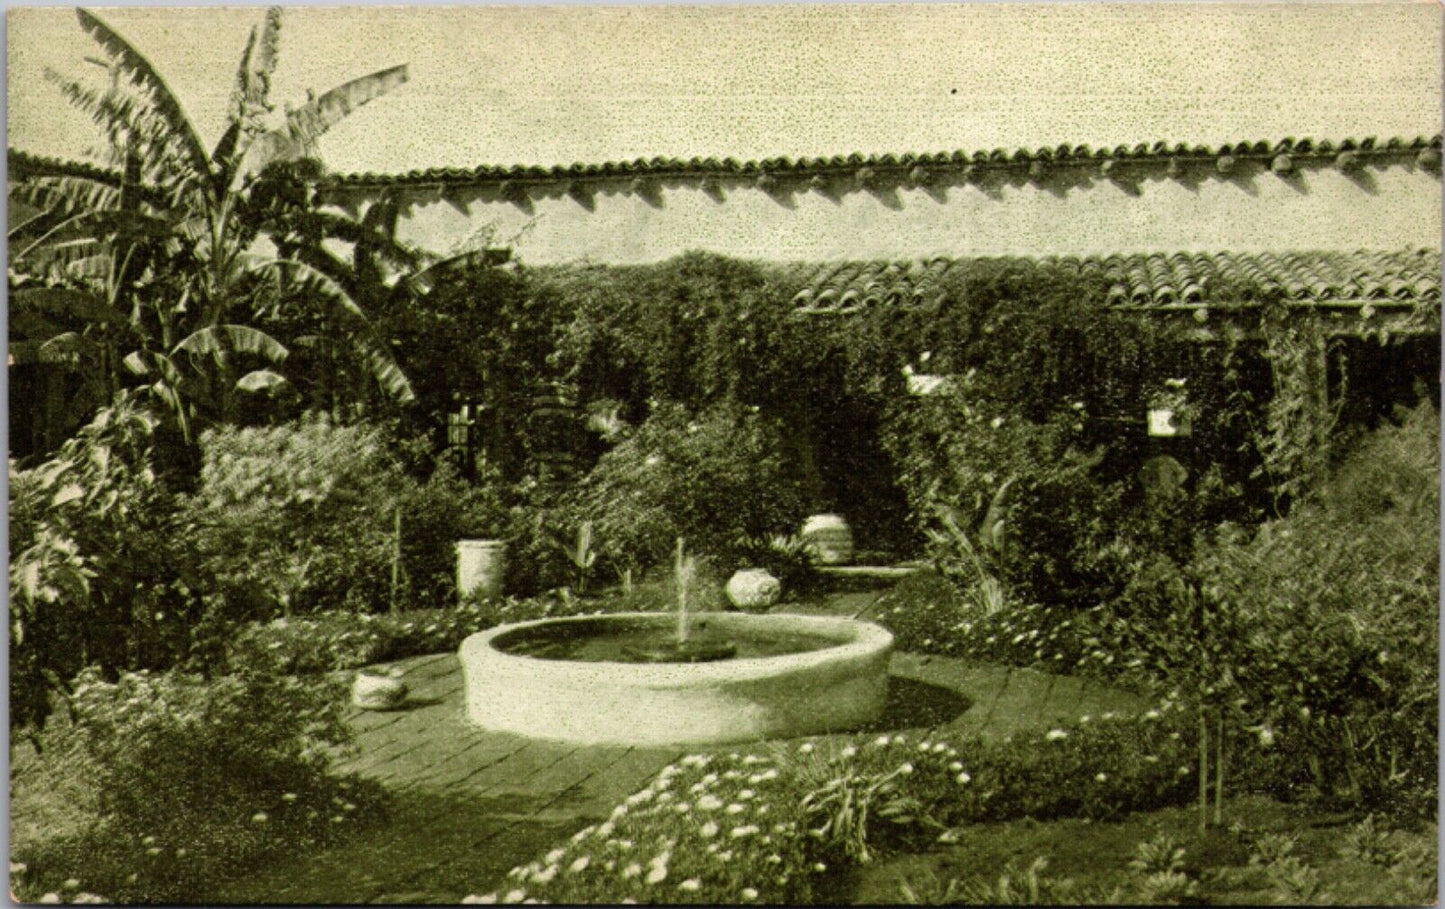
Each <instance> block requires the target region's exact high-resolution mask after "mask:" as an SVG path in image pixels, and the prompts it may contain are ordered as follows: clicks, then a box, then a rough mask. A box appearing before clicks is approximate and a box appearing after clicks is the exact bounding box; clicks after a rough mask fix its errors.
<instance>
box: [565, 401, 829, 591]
mask: <svg viewBox="0 0 1445 909" xmlns="http://www.w3.org/2000/svg"><path fill="white" fill-rule="evenodd" d="M782 435H783V429H782V427H781V426H780V425H778V424H777V423H776V422H774V421H771V420H766V419H764V418H762V417H761V416H759V415H757V414H754V413H750V412H748V411H745V410H739V409H734V408H715V409H713V410H711V411H708V412H707V413H705V414H701V415H694V414H691V413H689V412H688V411H687V410H686V409H684V408H682V407H680V406H678V405H675V404H659V405H658V407H657V409H656V411H655V412H654V413H653V415H652V416H651V417H650V418H649V419H648V420H647V421H646V422H644V423H643V424H642V425H641V426H640V427H639V428H638V429H637V431H636V433H635V434H634V435H632V436H631V438H629V439H627V440H626V441H624V442H622V443H621V444H620V445H618V446H617V447H616V448H614V449H613V450H612V451H609V452H608V453H607V454H605V455H603V456H602V459H601V460H600V461H599V462H598V464H597V467H596V468H595V469H594V470H593V471H592V472H591V474H589V475H588V477H587V478H586V479H585V480H584V481H583V483H582V484H581V485H580V487H579V488H578V489H577V490H576V493H575V496H574V497H573V499H572V502H571V503H570V506H569V511H571V513H573V514H575V515H577V520H578V523H579V524H580V522H581V521H583V520H590V521H592V522H593V527H594V538H595V541H596V545H597V546H598V547H600V549H601V551H602V552H604V553H606V554H607V556H608V557H609V558H611V559H612V560H613V562H614V563H615V564H617V565H619V566H622V567H626V566H628V565H636V566H638V567H646V566H650V565H657V564H661V563H663V562H665V561H666V560H667V559H668V557H669V555H670V553H671V552H672V551H673V546H674V544H675V542H676V539H677V538H678V537H679V536H680V537H683V538H684V539H685V540H686V541H687V546H688V547H689V549H690V550H693V551H697V552H701V553H704V554H707V555H712V556H716V557H720V558H722V559H724V560H732V559H735V558H736V557H737V556H738V552H739V548H740V545H741V542H742V541H743V540H745V539H746V538H749V537H757V536H763V535H767V534H773V533H788V532H791V531H794V530H796V528H797V527H798V526H799V524H800V522H801V520H802V518H803V516H804V514H805V512H806V506H805V502H804V499H803V496H802V491H801V489H800V486H799V484H798V482H797V481H796V480H795V479H794V474H793V473H792V472H791V471H790V470H789V468H788V465H787V463H786V461H785V459H784V457H783V456H782V454H781V451H782V442H781V439H782Z"/></svg>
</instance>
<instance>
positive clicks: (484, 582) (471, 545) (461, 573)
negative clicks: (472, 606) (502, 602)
mask: <svg viewBox="0 0 1445 909" xmlns="http://www.w3.org/2000/svg"><path fill="white" fill-rule="evenodd" d="M506 573H507V544H506V543H505V542H503V541H502V540H460V541H458V542H457V593H458V595H459V596H461V597H463V598H466V597H468V596H476V597H483V598H490V597H499V596H501V595H502V579H503V578H504V577H505V576H506Z"/></svg>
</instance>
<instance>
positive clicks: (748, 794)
mask: <svg viewBox="0 0 1445 909" xmlns="http://www.w3.org/2000/svg"><path fill="white" fill-rule="evenodd" d="M755 795H757V793H756V792H753V791H752V790H751V789H744V790H742V791H741V792H739V793H738V798H740V799H743V800H744V801H746V800H747V799H750V798H752V797H753V796H755Z"/></svg>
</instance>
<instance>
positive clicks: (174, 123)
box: [75, 9, 210, 174]
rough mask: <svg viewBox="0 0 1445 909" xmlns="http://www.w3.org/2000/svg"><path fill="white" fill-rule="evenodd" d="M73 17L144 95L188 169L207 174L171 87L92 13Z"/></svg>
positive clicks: (196, 138)
mask: <svg viewBox="0 0 1445 909" xmlns="http://www.w3.org/2000/svg"><path fill="white" fill-rule="evenodd" d="M75 14H76V16H77V17H78V18H79V19H80V26H81V28H83V29H85V30H86V31H87V32H88V33H89V34H90V36H91V37H92V38H94V39H95V40H96V42H97V43H99V44H100V46H101V47H102V48H103V49H104V50H105V52H106V55H107V56H109V57H110V58H111V60H112V61H114V62H115V64H116V66H117V67H118V68H119V70H120V71H121V72H122V73H124V74H125V75H126V76H127V77H129V79H130V81H131V83H132V84H134V85H136V86H138V87H139V88H140V89H141V90H142V91H143V92H144V93H145V94H146V96H147V97H148V98H149V100H150V103H151V105H152V107H153V108H154V110H155V111H156V112H157V113H158V114H159V115H160V116H161V117H162V119H164V120H165V122H166V124H167V126H168V127H169V129H170V130H171V131H172V132H173V133H174V135H175V136H176V138H177V140H178V143H179V145H180V148H181V149H182V150H183V151H184V153H185V155H186V158H187V161H188V163H189V164H190V166H191V167H192V168H193V169H194V170H195V171H196V172H197V173H205V174H209V173H210V166H209V164H208V162H207V159H206V152H205V148H204V146H202V145H201V139H200V136H199V135H198V134H197V133H196V128H195V126H193V125H192V124H191V121H190V118H189V117H187V116H186V113H185V111H184V110H182V108H181V104H180V101H179V100H178V99H177V98H176V96H175V93H174V92H172V91H171V89H170V86H168V85H166V82H165V80H164V79H162V78H161V76H160V74H159V73H157V72H156V70H155V67H153V66H152V65H151V63H150V61H149V60H147V59H146V57H145V55H144V54H142V53H141V52H140V51H138V50H136V49H135V48H134V47H133V46H132V45H131V43H130V42H129V41H127V40H126V39H125V38H123V37H122V36H121V35H120V34H119V33H118V32H116V31H115V30H114V29H112V28H111V27H110V26H109V25H107V24H105V22H103V21H102V20H101V19H100V18H98V17H97V16H96V15H95V14H94V13H91V12H89V11H88V10H84V9H77V10H76V11H75Z"/></svg>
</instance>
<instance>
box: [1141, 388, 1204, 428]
mask: <svg viewBox="0 0 1445 909" xmlns="http://www.w3.org/2000/svg"><path fill="white" fill-rule="evenodd" d="M1185 384H1186V380H1185V379H1166V380H1165V381H1164V388H1163V390H1162V391H1161V392H1160V393H1159V394H1157V395H1152V396H1151V398H1152V400H1151V401H1150V402H1149V410H1148V414H1149V435H1151V436H1155V437H1162V438H1170V437H1172V436H1187V435H1189V434H1190V432H1191V430H1192V428H1193V427H1192V425H1191V423H1192V420H1191V419H1190V411H1191V410H1192V408H1190V406H1189V398H1188V395H1187V393H1186V391H1185Z"/></svg>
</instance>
